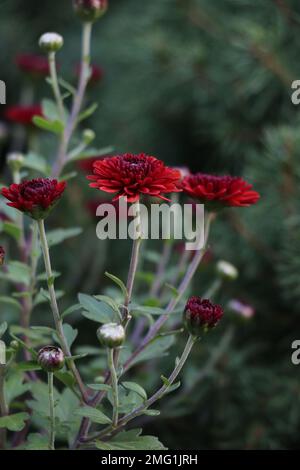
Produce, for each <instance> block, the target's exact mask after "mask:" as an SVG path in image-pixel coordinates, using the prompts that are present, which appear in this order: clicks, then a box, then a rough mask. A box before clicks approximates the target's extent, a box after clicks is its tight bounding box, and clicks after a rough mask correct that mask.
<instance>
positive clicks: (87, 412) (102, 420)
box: [75, 406, 111, 424]
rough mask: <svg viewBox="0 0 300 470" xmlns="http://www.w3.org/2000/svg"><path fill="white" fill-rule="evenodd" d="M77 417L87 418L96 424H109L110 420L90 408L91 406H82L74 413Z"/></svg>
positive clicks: (100, 412) (98, 411)
mask: <svg viewBox="0 0 300 470" xmlns="http://www.w3.org/2000/svg"><path fill="white" fill-rule="evenodd" d="M75 414H76V415H77V416H82V417H84V418H89V419H90V420H91V421H92V422H93V423H97V424H110V423H111V419H110V418H109V417H108V416H106V415H105V414H104V413H102V411H100V410H97V409H96V408H92V407H91V406H84V407H83V408H79V409H78V410H76V411H75Z"/></svg>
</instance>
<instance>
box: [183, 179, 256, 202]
mask: <svg viewBox="0 0 300 470" xmlns="http://www.w3.org/2000/svg"><path fill="white" fill-rule="evenodd" d="M181 187H182V189H183V191H184V192H185V193H187V194H188V195H189V196H191V197H193V198H195V199H198V200H199V201H200V202H202V203H203V204H208V205H209V206H210V207H211V208H213V209H218V208H222V207H224V206H236V207H248V206H251V205H252V204H255V203H256V202H257V201H258V200H259V198H260V195H259V193H257V192H256V191H254V190H253V189H252V185H251V184H249V183H247V182H246V181H245V180H243V179H242V178H240V177H236V176H214V175H207V174H204V173H197V174H196V175H191V176H186V177H185V178H184V180H183V181H182V183H181Z"/></svg>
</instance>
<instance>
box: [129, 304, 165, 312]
mask: <svg viewBox="0 0 300 470" xmlns="http://www.w3.org/2000/svg"><path fill="white" fill-rule="evenodd" d="M130 313H137V314H143V315H167V314H168V312H166V311H165V310H164V309H163V308H158V307H147V306H144V307H143V306H141V305H136V304H132V305H131V307H130Z"/></svg>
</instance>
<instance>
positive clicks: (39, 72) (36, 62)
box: [16, 54, 50, 78]
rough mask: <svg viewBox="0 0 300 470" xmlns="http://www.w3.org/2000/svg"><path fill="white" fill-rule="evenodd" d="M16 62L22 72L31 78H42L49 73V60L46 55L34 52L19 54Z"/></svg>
mask: <svg viewBox="0 0 300 470" xmlns="http://www.w3.org/2000/svg"><path fill="white" fill-rule="evenodd" d="M16 64H17V66H18V67H19V69H20V70H22V72H24V73H27V74H29V75H30V76H31V77H32V78H43V77H47V76H48V75H49V72H50V70H49V62H48V60H47V59H46V57H44V56H42V55H36V54H20V55H18V56H17V57H16Z"/></svg>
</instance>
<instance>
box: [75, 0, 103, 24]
mask: <svg viewBox="0 0 300 470" xmlns="http://www.w3.org/2000/svg"><path fill="white" fill-rule="evenodd" d="M73 5H74V10H75V13H76V14H77V15H78V16H79V18H80V19H81V20H82V21H85V22H87V23H93V22H94V21H96V20H97V19H98V18H100V17H101V16H102V15H104V13H106V10H107V8H108V1H107V0H73Z"/></svg>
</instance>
